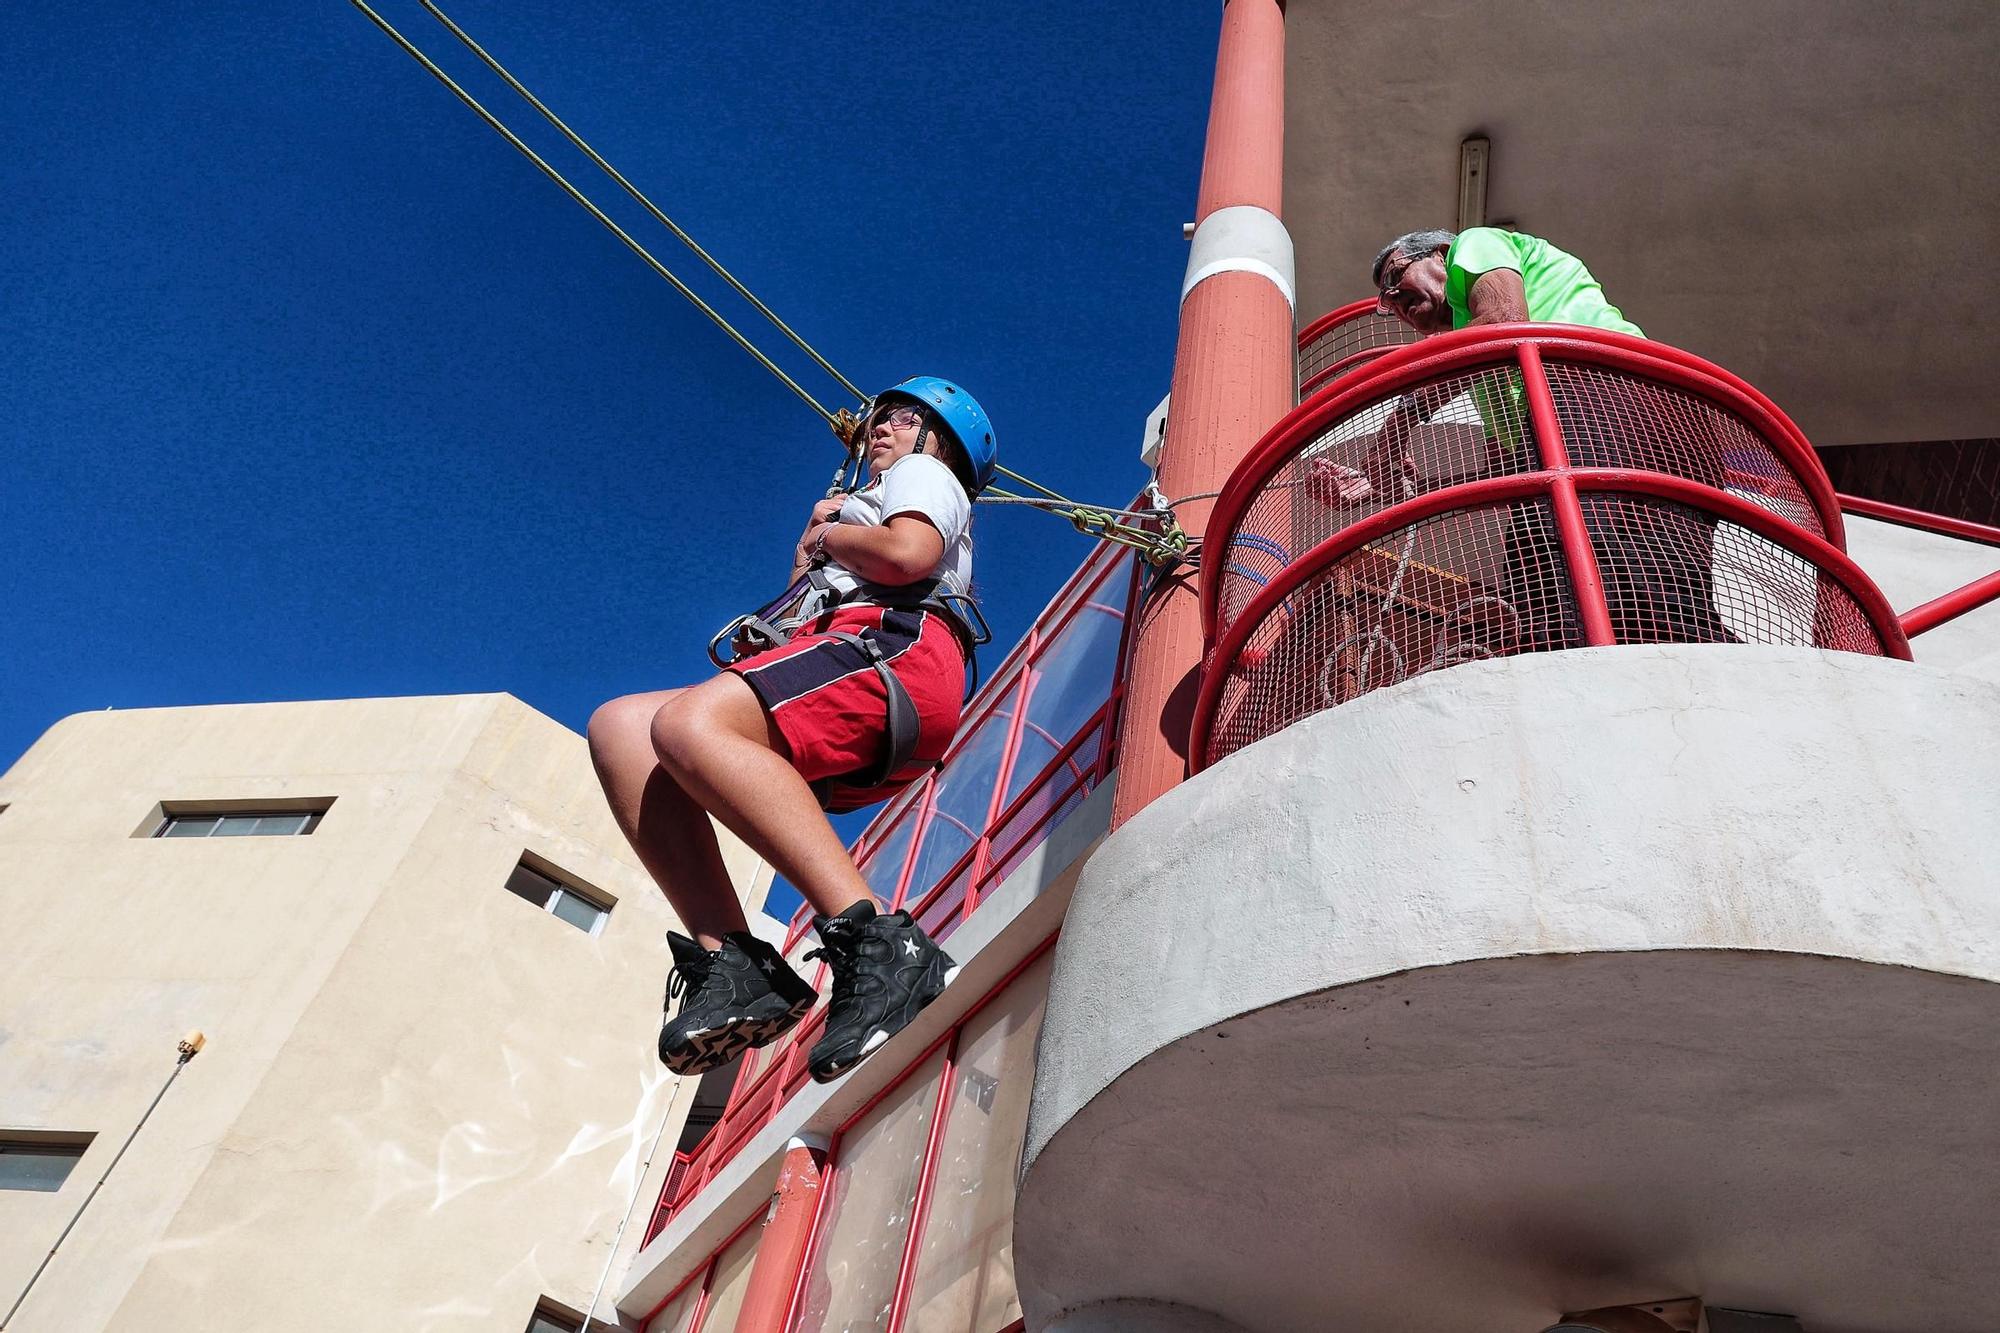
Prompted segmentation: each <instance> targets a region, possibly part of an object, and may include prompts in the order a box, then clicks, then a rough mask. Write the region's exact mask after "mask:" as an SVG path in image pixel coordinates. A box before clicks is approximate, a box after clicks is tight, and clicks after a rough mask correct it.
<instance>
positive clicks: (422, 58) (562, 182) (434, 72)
mask: <svg viewBox="0 0 2000 1333" xmlns="http://www.w3.org/2000/svg"><path fill="white" fill-rule="evenodd" d="M349 3H350V4H352V5H353V6H354V7H355V8H356V9H358V10H360V11H361V12H362V13H363V14H366V15H367V16H368V18H369V20H370V21H371V22H373V23H374V25H375V26H376V27H378V28H380V29H381V30H382V31H383V32H385V33H387V34H389V37H390V39H391V40H392V41H394V42H395V43H396V45H398V46H400V47H402V48H403V50H404V51H405V52H407V53H408V54H409V56H410V58H411V59H413V60H415V61H416V62H417V63H418V64H420V65H422V66H423V67H424V68H425V69H426V70H428V71H430V74H431V76H432V77H433V78H435V79H436V80H437V81H438V82H439V83H442V84H443V85H444V86H445V87H447V88H449V89H451V91H452V92H453V93H454V94H456V95H457V97H458V100H459V101H461V102H463V103H465V104H466V106H468V107H470V108H472V111H473V113H474V114H475V115H477V116H478V117H479V118H480V119H481V120H483V121H485V122H486V123H487V125H489V126H491V127H492V129H493V131H494V133H496V134H498V135H499V136H500V137H501V138H503V139H505V140H506V141H507V142H508V143H510V144H512V145H513V146H514V147H515V148H516V149H517V150H518V151H519V152H520V154H521V155H522V156H523V157H525V158H527V159H528V160H529V161H530V162H532V163H534V164H535V166H536V167H537V168H539V169H540V171H541V173H542V174H543V175H544V176H547V177H548V178H549V179H550V180H552V181H554V182H555V183H556V184H557V185H558V186H559V187H561V189H562V191H563V193H564V194H567V195H568V196H569V197H570V198H571V199H574V200H575V201H576V202H577V203H578V204H579V205H581V206H582V208H583V209H584V210H585V211H586V212H588V213H589V214H590V215H591V216H592V217H594V218H596V219H597V220H598V221H599V222H601V223H603V224H604V226H605V229H606V230H608V231H609V232H610V233H611V234H612V235H613V236H616V237H617V238H618V239H619V240H621V241H623V242H624V243H625V247H626V248H627V249H628V250H630V251H631V252H632V253H633V254H635V255H637V256H639V258H640V259H642V260H644V261H645V262H646V266H647V267H648V268H650V269H652V270H653V272H655V273H657V274H659V275H660V276H661V277H662V278H665V279H666V280H667V281H668V282H669V283H670V284H672V286H673V289H674V290H675V291H677V292H679V293H680V294H681V295H682V296H685V297H686V298H687V299H688V300H689V301H691V302H693V303H694V306H695V308H696V309H698V310H700V311H701V313H702V314H704V315H707V316H708V317H709V319H710V320H711V321H713V322H714V324H715V326H716V327H717V328H719V329H721V330H722V331H723V332H724V333H726V334H728V335H729V336H730V338H731V339H732V340H733V341H734V342H735V343H736V345H737V346H738V347H741V348H742V349H743V350H744V351H746V352H748V353H749V354H750V355H751V356H752V357H753V358H755V360H756V361H757V364H759V365H761V366H762V367H764V369H766V370H768V371H770V372H771V373H772V374H773V375H775V376H777V378H778V380H779V382H780V383H782V384H783V385H784V386H785V387H786V388H788V389H790V390H791V391H792V392H793V393H795V394H797V395H798V396H799V398H800V399H801V400H802V401H804V403H805V404H806V406H808V407H810V408H811V409H812V410H813V411H815V412H817V413H819V415H820V417H821V418H822V419H824V420H825V421H826V422H827V424H828V425H832V424H833V423H834V420H835V417H834V414H833V413H832V412H830V411H828V410H827V408H826V407H825V406H824V405H822V404H821V403H820V401H819V400H818V399H817V398H814V397H813V396H812V395H811V394H809V393H807V392H806V391H805V389H804V388H803V387H801V386H800V384H799V382H798V381H797V380H795V379H793V378H792V377H791V376H790V375H787V374H786V373H785V372H784V370H783V369H782V368H781V367H780V366H779V365H778V363H777V362H775V361H773V360H771V358H770V357H768V356H765V355H764V353H763V352H761V351H759V350H758V349H757V346H756V344H754V343H752V342H751V341H750V340H749V339H748V338H746V337H744V336H743V335H742V334H741V333H738V332H737V331H736V327H735V326H734V325H732V324H731V323H730V322H729V321H728V320H726V319H724V318H723V317H722V315H721V314H720V313H719V312H717V311H716V309H715V308H714V307H713V306H711V305H709V304H708V302H706V301H704V300H702V299H701V297H700V296H698V295H696V294H695V291H694V289H693V288H692V287H689V286H688V285H687V284H686V283H684V282H682V281H681V280H680V279H679V278H677V277H675V276H674V275H673V273H672V272H671V271H669V270H668V268H667V266H666V265H665V264H662V263H661V262H660V261H659V260H657V259H655V258H653V256H652V253H651V252H650V251H648V250H647V249H646V247H645V246H643V245H641V244H639V242H638V241H636V240H634V239H633V238H632V236H631V233H629V232H627V231H626V230H625V229H624V228H623V227H621V226H619V225H618V224H617V223H616V222H613V221H612V220H611V218H610V216H609V215H608V214H606V213H605V211H604V210H603V209H601V208H599V207H598V206H597V205H596V204H593V203H592V202H590V200H589V199H588V198H586V197H585V196H584V193H583V191H581V190H579V189H577V188H576V187H575V186H574V185H571V184H570V183H569V181H568V180H566V179H564V177H563V174H562V173H561V172H559V171H557V170H556V169H555V168H554V167H552V166H550V165H549V164H548V163H547V162H545V161H543V160H542V158H541V156H540V154H538V153H536V152H535V150H534V149H532V148H530V147H528V145H527V144H525V143H523V142H522V141H521V139H520V137H519V136H518V135H516V134H515V133H514V132H513V131H512V130H510V129H508V128H507V127H506V126H505V125H503V124H501V123H500V119H499V117H497V116H495V115H494V114H493V113H492V112H491V111H488V110H487V109H486V108H485V107H483V106H481V105H480V104H479V102H478V100H477V99H475V98H474V97H473V96H472V94H471V93H468V92H466V91H465V89H463V88H461V87H459V86H458V85H457V84H456V83H454V82H452V78H451V76H450V75H449V74H446V73H445V72H444V71H443V70H441V69H439V68H438V67H437V66H436V65H434V64H432V63H431V60H430V58H429V57H428V56H426V55H425V54H424V53H423V52H422V51H419V50H418V49H417V48H416V47H415V46H414V45H413V44H412V43H411V42H410V40H409V38H407V37H405V36H403V34H402V33H400V32H397V31H396V30H395V28H393V27H391V26H390V25H389V21H388V20H387V19H385V18H383V17H382V16H381V15H380V14H377V13H376V12H375V11H374V10H373V9H370V8H369V7H368V4H367V0H349Z"/></svg>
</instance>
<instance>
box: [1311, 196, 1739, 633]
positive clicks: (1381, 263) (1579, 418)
mask: <svg viewBox="0 0 2000 1333" xmlns="http://www.w3.org/2000/svg"><path fill="white" fill-rule="evenodd" d="M1371 277H1372V278H1373V280H1374V282H1375V286H1376V290H1377V291H1378V292H1379V293H1380V303H1379V305H1378V306H1377V310H1378V312H1379V313H1381V314H1384V315H1394V316H1395V317H1396V318H1398V319H1400V320H1402V321H1403V322H1404V323H1405V324H1407V325H1409V326H1410V327H1411V328H1413V329H1415V330H1416V331H1417V332H1418V333H1421V334H1423V335H1424V336H1426V337H1429V336H1431V335H1433V334H1439V333H1445V332H1449V331H1450V330H1453V329H1464V328H1473V327H1478V326H1484V325H1490V324H1519V323H1550V324H1582V325H1588V326H1591V327H1595V328H1601V329H1610V330H1613V331H1615V332H1618V333H1622V334H1627V335H1630V336H1632V337H1635V338H1643V337H1645V334H1644V333H1643V332H1642V331H1641V330H1640V328H1639V326H1638V325H1636V324H1634V323H1632V322H1631V321H1630V320H1628V319H1626V318H1625V316H1624V313H1623V312H1622V311H1620V310H1619V309H1618V307H1617V306H1615V305H1612V304H1611V302H1610V301H1608V300H1607V299H1605V295H1604V288H1603V287H1602V286H1601V285H1600V284H1599V283H1598V281H1597V279H1596V278H1595V277H1593V276H1592V275H1591V272H1590V270H1589V269H1588V268H1586V267H1584V265H1583V263H1582V261H1581V260H1579V259H1577V258H1576V256H1574V255H1571V254H1568V253H1567V252H1565V251H1563V250H1559V249H1557V248H1556V247H1555V246H1553V245H1550V244H1549V243H1548V242H1547V241H1545V240H1542V239H1541V238H1539V237H1536V236H1528V235H1524V234H1522V233H1519V232H1510V231H1502V230H1500V229H1499V228H1496V227H1475V228H1472V229H1471V230H1468V231H1466V232H1464V233H1462V234H1461V233H1454V232H1449V231H1415V232H1410V233H1407V234H1406V235H1403V236H1399V237H1397V238H1396V239H1395V240H1393V241H1391V242H1390V243H1389V244H1387V245H1385V246H1383V247H1382V250H1381V252H1380V253H1378V254H1377V255H1376V256H1375V265H1374V268H1373V270H1372V272H1371ZM1550 393H1551V397H1552V398H1553V399H1554V403H1555V409H1556V422H1557V425H1558V427H1559V429H1560V430H1561V433H1562V437H1563V443H1564V445H1565V447H1566V450H1567V453H1568V456H1569V461H1570V463H1571V465H1573V466H1576V467H1600V468H1616V467H1637V468H1648V469H1651V470H1655V471H1663V472H1672V473H1674V474H1675V475H1678V476H1682V477H1686V478H1688V479H1689V480H1691V481H1697V482H1701V483H1703V484H1705V485H1710V486H1714V487H1717V488H1718V489H1719V488H1721V487H1722V485H1723V474H1722V456H1721V448H1720V444H1719V441H1718V440H1717V438H1716V436H1715V435H1714V433H1713V431H1712V429H1711V428H1710V423H1708V422H1707V421H1706V420H1696V419H1695V418H1697V417H1702V416H1704V414H1702V413H1701V412H1699V411H1698V410H1696V411H1690V410H1689V409H1688V408H1687V407H1685V406H1684V405H1682V404H1681V403H1679V402H1678V401H1673V402H1670V401H1668V400H1667V399H1666V398H1665V397H1664V394H1665V391H1664V390H1662V391H1659V392H1658V393H1656V392H1654V391H1652V390H1650V389H1649V388H1648V386H1645V385H1644V384H1641V383H1639V382H1637V381H1634V380H1630V379H1622V378H1619V377H1614V376H1609V375H1605V374H1601V373H1599V372H1595V371H1592V370H1589V369H1586V368H1581V367H1569V366H1564V367H1560V368H1558V369H1557V370H1556V371H1554V372H1552V373H1551V376H1550ZM1461 399H1463V400H1469V403H1470V411H1468V412H1467V413H1466V414H1465V415H1466V417H1467V419H1469V418H1470V415H1471V411H1476V412H1477V414H1478V419H1479V422H1480V424H1481V425H1482V426H1483V427H1484V429H1485V433H1486V440H1487V450H1486V452H1487V464H1486V468H1485V469H1484V471H1485V473H1486V474H1487V475H1502V474H1507V473H1516V472H1524V471H1529V470H1531V469H1534V468H1537V467H1539V466H1541V464H1540V461H1539V458H1538V456H1537V454H1536V452H1535V447H1534V444H1533V434H1532V430H1531V428H1530V424H1529V414H1528V410H1527V405H1526V402H1525V399H1524V391H1523V387H1522V383H1521V378H1520V375H1519V374H1518V373H1516V372H1513V371H1507V370H1494V371H1484V372H1479V373H1477V374H1474V375H1471V376H1462V377H1459V378H1456V379H1453V380H1450V381H1447V382H1446V383H1444V384H1442V385H1432V386H1425V387H1424V388H1422V389H1419V390H1417V391H1416V392H1414V393H1411V394H1408V395H1406V396H1405V397H1404V398H1403V399H1402V400H1401V401H1400V402H1399V403H1397V405H1396V406H1395V408H1394V409H1393V410H1392V411H1390V413H1389V415H1388V416H1387V418H1386V419H1385V420H1384V421H1383V424H1382V426H1381V428H1380V429H1379V430H1378V431H1377V432H1376V434H1375V437H1374V439H1373V442H1372V444H1371V446H1370V448H1369V449H1368V450H1367V452H1366V454H1365V455H1364V457H1363V458H1362V459H1361V466H1360V467H1359V468H1351V467H1346V466H1343V465H1341V464H1338V463H1334V462H1332V461H1331V460H1328V462H1327V466H1326V467H1325V468H1324V469H1323V470H1322V471H1323V473H1324V478H1323V480H1324V483H1325V486H1324V489H1325V490H1326V491H1327V492H1330V494H1331V495H1332V498H1333V500H1334V503H1335V504H1336V505H1338V506H1339V507H1343V508H1345V507H1349V506H1354V505H1360V504H1366V503H1369V502H1371V501H1377V500H1380V501H1382V502H1393V501H1394V500H1398V499H1403V498H1406V497H1408V496H1411V495H1415V494H1417V493H1418V492H1419V491H1421V490H1427V489H1435V488H1436V487H1437V486H1439V485H1445V484H1449V483H1450V482H1453V481H1460V480H1467V479H1468V478H1466V477H1464V476H1462V475H1461V476H1447V477H1437V478H1427V477H1426V476H1425V475H1424V469H1423V468H1421V467H1420V465H1419V461H1418V459H1417V458H1416V457H1415V456H1414V454H1413V450H1412V442H1413V431H1414V430H1415V428H1416V427H1418V426H1420V425H1423V424H1424V423H1426V422H1429V421H1430V420H1432V419H1433V418H1435V417H1438V416H1439V415H1440V414H1441V413H1443V412H1444V410H1445V408H1446V407H1447V405H1449V404H1450V403H1452V402H1454V401H1457V400H1461ZM1655 399H1658V401H1654V400H1655ZM1668 422H1671V423H1672V424H1670V425H1667V424H1664V423H1668ZM1586 510H1587V512H1586V521H1587V524H1588V526H1589V528H1590V532H1591V537H1592V543H1593V546H1594V547H1595V549H1596V554H1597V561H1598V565H1599V569H1600V573H1601V575H1602V578H1603V586H1604V593H1605V599H1606V601H1607V603H1608V606H1609V610H1610V614H1611V620H1612V624H1613V627H1614V629H1615V630H1616V632H1617V634H1618V638H1619V641H1620V642H1626V643H1631V642H1679V643H1734V642H1737V638H1736V635H1735V634H1734V633H1732V632H1731V631H1730V629H1729V628H1728V627H1727V626H1726V625H1725V624H1724V623H1723V620H1722V617H1721V616H1720V615H1719V614H1718V613H1717V611H1716V607H1715V582H1714V574H1713V568H1712V566H1713V551H1714V542H1713V536H1712V533H1711V530H1710V527H1709V525H1708V523H1707V522H1705V521H1704V520H1703V519H1701V518H1700V517H1697V516H1695V515H1693V514H1691V513H1683V512H1681V511H1679V510H1676V509H1674V508H1671V507H1665V506H1662V505H1659V504H1653V503H1646V502H1640V501H1636V500H1626V499H1623V498H1620V497H1616V496H1609V495H1593V496H1591V497H1589V499H1588V501H1587V504H1586ZM1506 546H1507V551H1506V579H1507V584H1508V598H1507V600H1508V602H1509V603H1510V605H1511V606H1512V607H1513V609H1514V611H1515V613H1516V620H1517V623H1513V624H1509V625H1508V626H1506V627H1505V628H1504V629H1498V630H1496V631H1495V634H1496V637H1498V638H1499V639H1501V640H1502V641H1500V642H1495V643H1492V644H1490V645H1488V647H1489V648H1490V650H1491V651H1493V652H1494V653H1495V654H1504V653H1508V652H1526V651H1533V650H1537V649H1546V648H1561V647H1568V646H1575V645H1577V644H1579V643H1581V638H1580V635H1579V632H1578V630H1577V617H1576V612H1575V607H1574V604H1573V600H1572V597H1571V593H1570V590H1569V587H1568V581H1567V579H1566V578H1565V577H1564V571H1563V567H1562V564H1561V559H1560V556H1559V555H1557V554H1556V553H1557V552H1558V551H1559V549H1560V545H1559V543H1558V541H1557V540H1556V535H1555V531H1554V525H1553V523H1552V521H1551V518H1550V515H1549V512H1548V510H1547V508H1546V506H1545V505H1544V504H1543V503H1542V502H1540V501H1530V502H1517V503H1516V504H1514V505H1513V507H1512V512H1511V514H1510V516H1509V521H1508V525H1507V537H1506Z"/></svg>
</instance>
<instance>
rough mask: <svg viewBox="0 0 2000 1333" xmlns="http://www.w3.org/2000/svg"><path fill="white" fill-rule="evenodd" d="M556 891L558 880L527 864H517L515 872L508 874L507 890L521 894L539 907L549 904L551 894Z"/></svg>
mask: <svg viewBox="0 0 2000 1333" xmlns="http://www.w3.org/2000/svg"><path fill="white" fill-rule="evenodd" d="M555 891H556V882H555V881H554V880H552V879H550V878H549V877H548V876H547V875H538V874H536V873H535V872H534V871H532V870H530V869H528V867H526V866H524V865H523V866H515V867H514V873H513V874H511V875H509V876H507V892H509V893H515V894H519V895H520V896H521V897H523V898H526V899H527V900H528V901H529V902H531V903H533V904H534V905H535V906H537V907H547V906H548V905H549V895H550V894H552V893H554V892H555Z"/></svg>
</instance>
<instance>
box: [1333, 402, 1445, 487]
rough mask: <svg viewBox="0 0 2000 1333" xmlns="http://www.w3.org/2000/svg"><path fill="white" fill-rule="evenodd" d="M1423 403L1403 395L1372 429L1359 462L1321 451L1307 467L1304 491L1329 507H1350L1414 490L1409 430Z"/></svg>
mask: <svg viewBox="0 0 2000 1333" xmlns="http://www.w3.org/2000/svg"><path fill="white" fill-rule="evenodd" d="M1422 410H1423V409H1422V405H1421V404H1420V403H1418V402H1416V401H1414V400H1413V399H1411V398H1404V399H1403V400H1402V401H1401V402H1399V403H1397V404H1396V408H1395V410H1394V411H1392V412H1390V414H1389V418H1388V420H1386V421H1384V422H1383V423H1382V428H1381V429H1380V430H1378V431H1377V432H1376V433H1375V442H1374V443H1373V444H1371V445H1369V447H1368V452H1367V453H1366V454H1365V455H1363V456H1362V459H1361V466H1360V467H1358V468H1353V467H1348V466H1347V465H1346V464H1344V463H1336V462H1334V461H1333V460H1332V459H1331V458H1327V457H1325V456H1324V455H1322V456H1321V457H1318V458H1315V459H1313V461H1312V465H1311V466H1310V467H1309V468H1308V469H1307V470H1306V478H1305V486H1306V494H1307V495H1310V496H1311V497H1312V498H1313V499H1315V500H1317V501H1318V502H1319V503H1321V504H1323V505H1325V506H1326V507H1327V508H1329V509H1353V508H1355V507H1356V506H1358V505H1365V504H1368V503H1370V502H1372V501H1375V500H1382V501H1384V502H1385V503H1394V502H1395V501H1397V500H1403V499H1407V498H1409V497H1410V496H1412V495H1415V494H1416V493H1417V464H1416V460H1415V459H1413V458H1411V457H1410V430H1411V427H1412V426H1413V425H1415V424H1416V423H1418V422H1420V421H1422V420H1423V417H1422Z"/></svg>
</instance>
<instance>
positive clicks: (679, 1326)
mask: <svg viewBox="0 0 2000 1333" xmlns="http://www.w3.org/2000/svg"><path fill="white" fill-rule="evenodd" d="M699 1304H701V1279H700V1278H696V1279H695V1280H694V1281H692V1282H690V1283H688V1284H687V1286H686V1287H685V1288H684V1289H683V1290H682V1291H681V1294H680V1295H678V1296H676V1297H674V1298H673V1299H672V1300H670V1301H668V1302H667V1303H666V1304H665V1305H663V1306H661V1307H660V1312H659V1313H658V1314H656V1315H654V1316H653V1317H652V1318H651V1319H649V1320H647V1321H646V1333H688V1325H689V1324H690V1323H691V1322H693V1320H694V1307H695V1306H697V1305H699Z"/></svg>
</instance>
